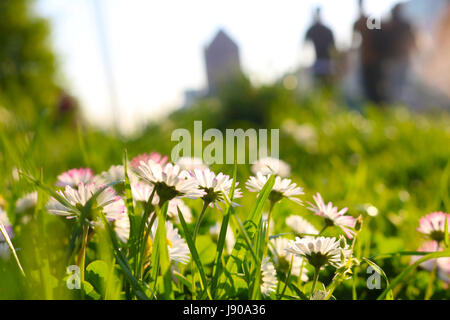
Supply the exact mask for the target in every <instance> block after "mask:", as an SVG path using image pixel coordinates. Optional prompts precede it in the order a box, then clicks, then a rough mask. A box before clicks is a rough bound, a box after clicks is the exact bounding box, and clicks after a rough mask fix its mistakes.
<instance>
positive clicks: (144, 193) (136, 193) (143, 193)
mask: <svg viewBox="0 0 450 320" xmlns="http://www.w3.org/2000/svg"><path fill="white" fill-rule="evenodd" d="M152 192H153V186H151V185H149V184H147V183H144V182H141V181H139V182H135V183H133V184H131V194H132V197H133V200H134V201H139V202H144V203H147V201H148V199H150V196H151V194H152ZM158 203H159V198H158V195H157V194H156V193H155V194H154V195H153V200H152V204H153V205H154V206H156V205H157V204H158Z"/></svg>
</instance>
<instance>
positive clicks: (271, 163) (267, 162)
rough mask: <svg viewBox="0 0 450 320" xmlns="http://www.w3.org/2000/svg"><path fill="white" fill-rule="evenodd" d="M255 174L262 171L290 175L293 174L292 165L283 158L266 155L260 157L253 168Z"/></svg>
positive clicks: (266, 173)
mask: <svg viewBox="0 0 450 320" xmlns="http://www.w3.org/2000/svg"><path fill="white" fill-rule="evenodd" d="M251 170H252V172H253V174H255V175H256V174H257V173H258V172H261V174H263V175H270V174H274V175H277V176H280V177H283V178H284V177H288V176H289V175H290V174H291V167H290V166H289V165H288V164H287V163H286V162H284V161H283V160H280V159H276V158H271V157H265V158H262V159H259V160H258V161H257V162H256V163H255V164H253V165H252V168H251Z"/></svg>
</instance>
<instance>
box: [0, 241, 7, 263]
mask: <svg viewBox="0 0 450 320" xmlns="http://www.w3.org/2000/svg"><path fill="white" fill-rule="evenodd" d="M0 259H3V260H8V259H9V245H8V244H7V243H6V242H4V241H0Z"/></svg>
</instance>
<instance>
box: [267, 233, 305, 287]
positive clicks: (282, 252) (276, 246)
mask: <svg viewBox="0 0 450 320" xmlns="http://www.w3.org/2000/svg"><path fill="white" fill-rule="evenodd" d="M270 242H271V245H272V246H271V247H272V248H271V251H272V254H273V259H274V261H275V264H276V265H277V266H278V268H279V269H281V270H283V271H284V272H285V273H286V274H287V273H288V271H289V265H290V264H291V259H292V258H293V259H294V260H293V261H292V270H291V273H292V274H293V275H294V276H297V277H298V276H300V273H301V275H302V276H301V280H302V281H305V282H306V281H308V279H309V278H308V275H307V273H308V269H306V267H305V264H306V262H305V261H304V258H301V257H299V256H297V255H294V254H292V253H289V252H287V251H286V249H287V248H289V245H290V241H289V239H287V238H282V237H278V238H275V239H272V240H271V241H270ZM302 266H303V268H302Z"/></svg>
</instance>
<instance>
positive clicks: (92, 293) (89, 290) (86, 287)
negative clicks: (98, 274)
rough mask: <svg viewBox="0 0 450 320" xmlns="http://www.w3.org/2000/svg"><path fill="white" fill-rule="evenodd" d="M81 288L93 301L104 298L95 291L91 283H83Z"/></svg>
mask: <svg viewBox="0 0 450 320" xmlns="http://www.w3.org/2000/svg"><path fill="white" fill-rule="evenodd" d="M81 287H82V290H83V291H84V295H85V296H86V297H89V298H91V299H92V300H100V299H101V298H102V296H101V294H100V293H98V292H97V291H95V289H94V287H93V286H92V285H91V284H90V283H89V282H87V281H83V284H82V286H81Z"/></svg>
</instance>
